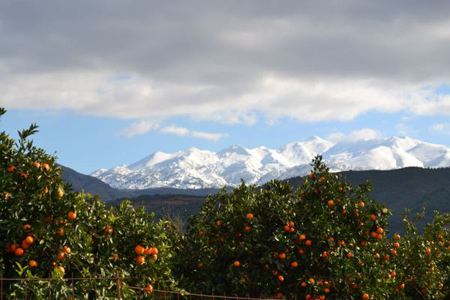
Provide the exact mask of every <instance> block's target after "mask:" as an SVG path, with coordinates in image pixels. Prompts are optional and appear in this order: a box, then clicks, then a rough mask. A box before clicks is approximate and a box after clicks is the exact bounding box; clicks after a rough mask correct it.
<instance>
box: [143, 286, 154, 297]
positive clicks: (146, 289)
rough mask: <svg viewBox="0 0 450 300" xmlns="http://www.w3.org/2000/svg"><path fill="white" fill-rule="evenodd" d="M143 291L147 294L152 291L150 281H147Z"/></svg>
mask: <svg viewBox="0 0 450 300" xmlns="http://www.w3.org/2000/svg"><path fill="white" fill-rule="evenodd" d="M144 290H145V292H146V293H147V294H149V295H150V294H151V293H153V287H152V286H151V284H150V283H147V285H146V286H145V289H144Z"/></svg>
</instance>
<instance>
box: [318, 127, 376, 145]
mask: <svg viewBox="0 0 450 300" xmlns="http://www.w3.org/2000/svg"><path fill="white" fill-rule="evenodd" d="M380 138H382V135H381V134H380V133H379V132H378V131H376V130H373V129H370V128H363V129H360V130H354V131H352V132H351V133H350V134H347V135H345V134H344V133H342V132H336V133H332V134H330V135H328V136H327V139H328V140H330V141H333V142H341V141H347V142H357V141H368V140H373V139H380Z"/></svg>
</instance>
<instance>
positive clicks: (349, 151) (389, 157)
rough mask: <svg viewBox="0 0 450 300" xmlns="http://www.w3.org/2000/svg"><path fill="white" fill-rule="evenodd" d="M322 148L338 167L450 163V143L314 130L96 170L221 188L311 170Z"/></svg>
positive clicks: (114, 181)
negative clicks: (325, 134)
mask: <svg viewBox="0 0 450 300" xmlns="http://www.w3.org/2000/svg"><path fill="white" fill-rule="evenodd" d="M318 154H320V155H322V156H323V157H324V161H325V163H326V164H327V166H328V167H330V169H331V170H332V171H333V172H342V171H348V170H392V169H399V168H405V167H429V168H437V167H448V166H450V147H447V146H444V145H438V144H431V143H426V142H423V141H420V140H417V139H412V138H409V137H391V138H384V139H359V140H351V139H342V140H341V141H339V142H331V141H327V140H324V139H322V138H320V137H317V136H312V137H310V138H308V139H306V140H304V141H298V142H292V143H288V144H286V145H284V146H282V147H280V148H278V149H269V148H266V147H264V146H260V147H257V148H246V147H244V146H242V145H232V146H229V147H227V148H224V149H222V150H220V151H217V152H213V151H209V150H201V149H198V148H195V147H191V148H189V149H187V150H185V151H177V152H174V153H164V152H160V151H158V152H154V153H152V154H150V155H149V156H146V157H145V158H143V159H141V160H139V161H137V162H135V163H132V164H130V165H119V166H116V167H113V168H111V169H109V170H107V169H100V170H97V171H95V172H93V173H92V174H91V176H94V177H96V178H98V179H100V180H102V181H103V182H105V183H108V184H109V185H110V186H112V187H115V188H119V189H136V190H139V189H147V188H161V187H172V188H181V189H185V188H190V189H199V188H220V187H222V186H237V185H239V184H240V182H241V179H243V180H244V181H246V182H247V183H249V184H258V185H261V184H264V183H265V182H267V181H269V180H272V179H287V178H291V177H296V176H302V175H305V174H307V173H308V172H309V169H310V163H311V161H312V159H313V158H314V157H315V156H316V155H318Z"/></svg>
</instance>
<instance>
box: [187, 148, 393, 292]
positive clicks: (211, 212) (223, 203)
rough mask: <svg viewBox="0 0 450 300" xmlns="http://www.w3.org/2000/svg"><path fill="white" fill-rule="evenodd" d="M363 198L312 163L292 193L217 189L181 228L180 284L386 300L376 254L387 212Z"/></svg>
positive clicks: (386, 283)
mask: <svg viewBox="0 0 450 300" xmlns="http://www.w3.org/2000/svg"><path fill="white" fill-rule="evenodd" d="M369 191H370V185H368V184H365V185H360V186H357V187H352V186H350V185H349V184H347V183H346V182H345V181H344V180H343V179H342V178H340V177H339V175H336V174H333V173H330V172H329V169H328V168H327V167H326V166H325V165H324V164H323V162H322V158H321V157H320V156H318V157H317V158H316V159H315V160H314V161H313V165H312V172H311V174H310V175H309V176H307V177H306V178H305V179H304V182H303V185H302V186H301V187H300V188H299V189H298V190H297V191H296V192H293V191H292V190H291V188H290V187H289V185H288V183H286V182H280V181H272V182H269V183H268V184H266V185H265V186H263V187H262V188H260V189H256V188H255V187H254V186H246V185H245V184H244V183H242V185H241V186H240V187H238V188H237V189H235V190H234V191H233V192H232V193H231V194H228V193H227V192H226V191H225V190H222V191H221V192H219V193H218V194H217V195H216V196H215V197H209V198H208V199H207V201H206V203H205V204H204V205H203V206H202V209H201V213H200V215H199V216H195V217H192V218H191V219H190V221H189V226H188V230H187V234H186V237H185V241H184V243H183V247H181V248H180V254H179V255H178V258H179V259H178V268H179V269H178V272H179V273H180V274H182V277H181V279H180V284H181V286H182V287H183V288H185V289H187V290H193V291H196V292H203V293H215V294H230V295H239V296H254V297H278V298H282V297H287V298H289V297H297V298H300V299H325V298H331V299H388V298H389V297H391V296H392V295H393V291H394V289H395V288H394V286H395V284H396V282H393V281H392V280H390V279H389V278H387V277H386V276H385V275H386V274H387V272H388V271H389V270H391V269H392V268H394V267H393V265H392V263H391V261H390V258H389V257H388V256H386V255H387V254H385V255H384V256H383V257H381V254H384V252H383V250H384V249H385V248H386V245H387V243H388V242H387V241H386V230H385V228H386V226H387V222H386V218H387V216H388V215H389V214H390V212H389V211H388V210H387V208H386V207H384V206H381V205H380V204H378V203H377V202H375V201H373V200H371V199H370V198H369V196H368V193H369ZM377 253H379V254H377ZM380 253H381V254H380Z"/></svg>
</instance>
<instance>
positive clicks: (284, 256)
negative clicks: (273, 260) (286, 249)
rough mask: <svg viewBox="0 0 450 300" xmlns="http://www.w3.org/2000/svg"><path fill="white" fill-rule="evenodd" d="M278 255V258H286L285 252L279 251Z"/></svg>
mask: <svg viewBox="0 0 450 300" xmlns="http://www.w3.org/2000/svg"><path fill="white" fill-rule="evenodd" d="M278 257H279V258H280V259H286V254H285V253H281V254H280V255H278Z"/></svg>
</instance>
